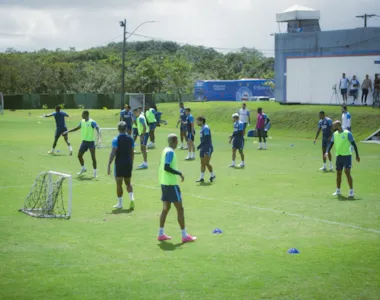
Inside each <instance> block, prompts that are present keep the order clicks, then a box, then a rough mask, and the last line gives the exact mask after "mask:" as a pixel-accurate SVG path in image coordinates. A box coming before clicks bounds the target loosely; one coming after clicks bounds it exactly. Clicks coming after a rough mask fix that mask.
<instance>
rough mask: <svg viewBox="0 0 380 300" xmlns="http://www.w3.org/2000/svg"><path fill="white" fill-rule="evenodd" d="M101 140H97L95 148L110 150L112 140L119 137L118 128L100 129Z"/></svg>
mask: <svg viewBox="0 0 380 300" xmlns="http://www.w3.org/2000/svg"><path fill="white" fill-rule="evenodd" d="M99 132H100V137H101V138H100V139H99V137H98V139H97V140H96V143H95V146H96V148H98V149H101V148H110V147H111V144H112V140H113V139H114V138H115V137H117V136H118V134H119V132H118V130H117V128H99Z"/></svg>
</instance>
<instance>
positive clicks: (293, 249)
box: [288, 248, 300, 254]
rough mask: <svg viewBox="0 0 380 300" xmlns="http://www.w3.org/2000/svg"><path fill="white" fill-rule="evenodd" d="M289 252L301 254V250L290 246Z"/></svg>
mask: <svg viewBox="0 0 380 300" xmlns="http://www.w3.org/2000/svg"><path fill="white" fill-rule="evenodd" d="M288 253H289V254H299V253H300V252H299V251H298V250H297V249H296V248H290V249H289V250H288Z"/></svg>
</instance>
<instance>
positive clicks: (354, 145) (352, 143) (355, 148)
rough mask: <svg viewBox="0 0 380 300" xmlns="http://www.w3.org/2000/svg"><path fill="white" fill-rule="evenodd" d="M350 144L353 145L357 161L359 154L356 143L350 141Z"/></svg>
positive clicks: (358, 160)
mask: <svg viewBox="0 0 380 300" xmlns="http://www.w3.org/2000/svg"><path fill="white" fill-rule="evenodd" d="M351 145H352V147H353V148H354V150H355V154H356V161H357V162H360V156H359V150H358V146H357V145H356V143H355V141H352V142H351Z"/></svg>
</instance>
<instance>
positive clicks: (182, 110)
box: [179, 108, 187, 122]
mask: <svg viewBox="0 0 380 300" xmlns="http://www.w3.org/2000/svg"><path fill="white" fill-rule="evenodd" d="M179 118H180V120H181V121H182V122H186V120H187V116H186V114H185V109H184V108H180V109H179Z"/></svg>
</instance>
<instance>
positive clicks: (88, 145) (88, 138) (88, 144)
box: [63, 110, 100, 178]
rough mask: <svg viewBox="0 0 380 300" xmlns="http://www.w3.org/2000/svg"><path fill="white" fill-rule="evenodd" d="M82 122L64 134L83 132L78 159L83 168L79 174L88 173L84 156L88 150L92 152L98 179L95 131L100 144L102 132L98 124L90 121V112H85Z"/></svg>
mask: <svg viewBox="0 0 380 300" xmlns="http://www.w3.org/2000/svg"><path fill="white" fill-rule="evenodd" d="M82 118H83V119H82V121H81V122H80V123H79V125H78V126H77V127H76V128H74V129H71V130H69V131H66V132H64V133H63V134H64V135H66V134H68V133H69V132H74V131H77V130H79V129H80V130H81V135H82V144H81V146H80V148H79V152H78V159H79V162H80V165H81V166H82V169H81V170H80V172H79V173H78V176H79V175H82V174H83V173H84V172H86V171H87V169H86V167H85V166H84V159H83V155H84V154H85V153H86V152H87V150H90V153H91V158H92V166H93V167H94V177H95V178H96V176H97V173H96V167H97V166H96V165H97V163H96V156H95V130H96V131H97V132H98V136H99V139H98V142H99V143H100V131H99V126H98V125H97V124H96V122H95V121H94V120H92V119H90V113H89V111H88V110H85V111H83V113H82Z"/></svg>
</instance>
